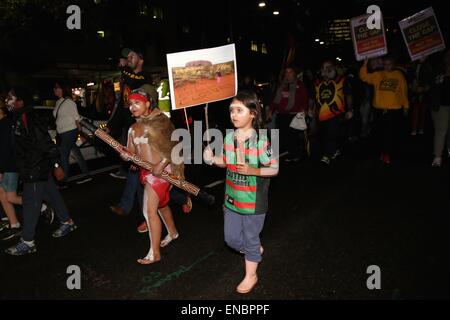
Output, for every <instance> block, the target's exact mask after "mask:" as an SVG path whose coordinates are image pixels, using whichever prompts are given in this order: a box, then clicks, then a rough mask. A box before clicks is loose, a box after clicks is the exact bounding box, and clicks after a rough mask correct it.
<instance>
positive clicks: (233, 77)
mask: <svg viewBox="0 0 450 320" xmlns="http://www.w3.org/2000/svg"><path fill="white" fill-rule="evenodd" d="M167 62H168V68H169V70H170V72H169V78H170V85H171V89H172V92H173V95H172V108H173V109H181V108H187V107H191V106H196V105H200V104H205V103H209V102H214V101H219V100H224V99H228V98H231V97H233V96H234V95H235V94H236V90H237V84H236V82H237V73H236V58H235V49H234V45H228V46H223V47H218V48H212V49H203V50H195V51H188V52H180V53H175V54H169V55H167Z"/></svg>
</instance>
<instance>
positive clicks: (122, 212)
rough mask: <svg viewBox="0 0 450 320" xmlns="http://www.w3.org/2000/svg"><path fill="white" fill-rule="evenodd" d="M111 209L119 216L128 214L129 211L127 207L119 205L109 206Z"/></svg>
mask: <svg viewBox="0 0 450 320" xmlns="http://www.w3.org/2000/svg"><path fill="white" fill-rule="evenodd" d="M109 210H111V211H112V212H113V213H115V214H117V215H118V216H127V215H128V213H127V212H126V211H125V209H123V208H121V207H119V206H111V207H109Z"/></svg>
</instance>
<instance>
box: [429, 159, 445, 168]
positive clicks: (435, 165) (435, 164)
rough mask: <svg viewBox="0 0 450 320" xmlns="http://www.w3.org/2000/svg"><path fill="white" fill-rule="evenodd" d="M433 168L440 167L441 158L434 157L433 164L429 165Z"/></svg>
mask: <svg viewBox="0 0 450 320" xmlns="http://www.w3.org/2000/svg"><path fill="white" fill-rule="evenodd" d="M431 166H432V167H433V168H439V167H441V166H442V158H441V157H435V158H434V159H433V163H432V164H431Z"/></svg>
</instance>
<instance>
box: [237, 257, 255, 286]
mask: <svg viewBox="0 0 450 320" xmlns="http://www.w3.org/2000/svg"><path fill="white" fill-rule="evenodd" d="M256 269H258V262H253V261H248V260H245V278H244V280H242V281H241V283H240V284H239V285H238V286H237V288H236V291H237V292H238V293H249V292H250V291H252V289H253V288H254V286H255V285H256V283H257V282H258V276H257V275H256Z"/></svg>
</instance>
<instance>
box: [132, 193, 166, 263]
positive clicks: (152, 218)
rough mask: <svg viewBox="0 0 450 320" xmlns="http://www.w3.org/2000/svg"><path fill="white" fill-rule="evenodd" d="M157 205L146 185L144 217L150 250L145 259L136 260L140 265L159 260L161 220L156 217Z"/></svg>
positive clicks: (156, 199)
mask: <svg viewBox="0 0 450 320" xmlns="http://www.w3.org/2000/svg"><path fill="white" fill-rule="evenodd" d="M158 204H159V198H158V195H157V194H156V192H155V191H154V190H153V189H152V187H151V186H150V185H149V184H146V185H145V190H144V215H145V219H146V220H147V225H148V232H149V238H150V250H149V252H148V254H147V256H146V257H145V258H143V259H139V260H138V262H139V263H140V264H151V263H154V262H157V261H159V260H161V253H160V241H161V220H160V219H159V216H158Z"/></svg>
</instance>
